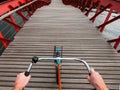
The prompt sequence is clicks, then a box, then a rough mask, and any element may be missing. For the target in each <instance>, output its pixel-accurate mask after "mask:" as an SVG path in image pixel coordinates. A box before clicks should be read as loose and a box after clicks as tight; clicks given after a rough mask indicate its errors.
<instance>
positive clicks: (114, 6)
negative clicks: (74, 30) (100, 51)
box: [63, 0, 120, 52]
mask: <svg viewBox="0 0 120 90" xmlns="http://www.w3.org/2000/svg"><path fill="white" fill-rule="evenodd" d="M75 1H78V6H77V7H78V8H79V9H81V10H82V11H83V12H84V10H85V9H88V10H87V12H86V13H85V15H86V16H88V15H89V13H90V12H91V10H92V9H93V8H97V10H96V12H95V15H93V16H92V18H91V19H90V20H92V22H94V21H95V19H96V17H97V16H99V15H100V14H101V13H102V12H103V11H105V10H106V9H108V8H109V9H110V11H109V13H108V15H107V16H106V18H105V20H104V21H103V23H102V24H101V25H99V26H97V28H100V32H103V30H104V28H105V26H106V25H108V24H110V23H112V22H114V21H115V20H118V19H120V15H119V16H117V17H115V18H113V19H111V20H109V18H110V16H111V14H112V12H113V11H116V12H119V13H120V1H119V0H63V3H64V4H66V5H72V6H73V4H75V3H77V2H75ZM101 6H103V7H104V9H102V10H101ZM118 44H119V42H118V41H117V42H116V43H115V45H114V48H115V49H116V48H117V47H118ZM119 52H120V51H119Z"/></svg>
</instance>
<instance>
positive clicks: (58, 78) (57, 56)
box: [25, 47, 91, 90]
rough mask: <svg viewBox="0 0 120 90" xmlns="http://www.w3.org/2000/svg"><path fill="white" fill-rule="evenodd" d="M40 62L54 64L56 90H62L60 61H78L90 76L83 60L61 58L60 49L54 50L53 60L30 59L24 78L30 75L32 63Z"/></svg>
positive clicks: (87, 66) (86, 64) (88, 68)
mask: <svg viewBox="0 0 120 90" xmlns="http://www.w3.org/2000/svg"><path fill="white" fill-rule="evenodd" d="M41 60H52V61H54V63H55V67H56V82H57V84H58V90H62V85H61V75H60V68H61V66H62V60H68V61H70V60H75V61H79V62H81V63H83V64H84V65H85V66H86V68H87V70H88V74H89V75H90V74H91V70H90V67H89V65H88V63H87V62H86V61H84V60H81V59H80V58H62V52H61V49H60V48H56V47H55V48H54V55H53V58H38V57H33V58H32V63H30V65H29V67H28V69H27V71H26V72H25V76H28V75H29V74H30V70H31V68H32V65H33V63H37V62H38V61H41Z"/></svg>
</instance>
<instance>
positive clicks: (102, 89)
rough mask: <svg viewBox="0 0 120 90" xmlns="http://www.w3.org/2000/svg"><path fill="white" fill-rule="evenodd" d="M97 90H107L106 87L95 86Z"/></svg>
mask: <svg viewBox="0 0 120 90" xmlns="http://www.w3.org/2000/svg"><path fill="white" fill-rule="evenodd" d="M96 89H97V90H108V88H107V86H97V87H96Z"/></svg>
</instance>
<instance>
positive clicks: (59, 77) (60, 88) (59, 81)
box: [57, 67, 62, 90]
mask: <svg viewBox="0 0 120 90" xmlns="http://www.w3.org/2000/svg"><path fill="white" fill-rule="evenodd" d="M57 70H58V90H62V85H61V75H60V67H58V68H57Z"/></svg>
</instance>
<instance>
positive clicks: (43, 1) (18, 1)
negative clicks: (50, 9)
mask: <svg viewBox="0 0 120 90" xmlns="http://www.w3.org/2000/svg"><path fill="white" fill-rule="evenodd" d="M31 1H33V0H8V1H6V2H3V3H0V16H2V15H4V14H6V13H8V12H10V11H12V10H14V9H16V8H18V7H20V6H22V5H24V4H27V3H29V2H31ZM50 3H51V0H36V2H34V3H32V4H30V5H29V6H26V7H24V8H22V9H20V10H18V11H16V12H15V13H17V14H18V15H19V16H21V18H22V19H23V21H24V23H25V22H26V21H27V20H28V19H27V18H26V17H25V16H24V13H23V11H22V10H23V9H24V10H26V11H27V13H28V15H29V17H30V16H31V15H32V14H33V13H34V12H35V10H36V9H37V8H40V7H42V6H44V5H49V4H50ZM3 21H5V22H7V23H8V24H10V25H12V26H14V27H15V30H16V32H18V31H19V30H20V28H21V27H20V26H19V25H17V23H16V21H15V18H14V16H13V14H10V15H9V16H8V17H5V18H3ZM0 41H1V42H2V44H3V46H4V48H7V46H8V43H9V42H11V41H12V40H9V39H5V38H4V37H3V35H2V33H0Z"/></svg>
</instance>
